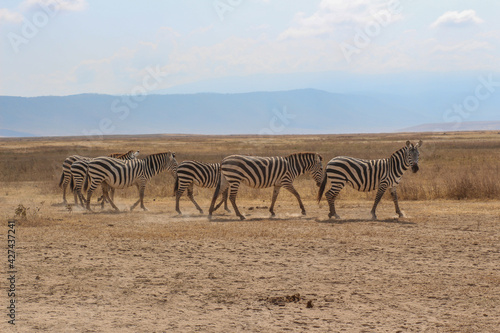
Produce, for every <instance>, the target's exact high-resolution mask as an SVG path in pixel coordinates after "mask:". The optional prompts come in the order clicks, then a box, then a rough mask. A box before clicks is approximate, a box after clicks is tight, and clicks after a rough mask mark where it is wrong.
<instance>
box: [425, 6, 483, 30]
mask: <svg viewBox="0 0 500 333" xmlns="http://www.w3.org/2000/svg"><path fill="white" fill-rule="evenodd" d="M483 22H484V21H483V20H482V19H481V18H479V17H478V16H477V14H476V11H475V10H473V9H468V10H464V11H461V12H458V11H449V12H446V13H444V14H443V15H441V16H440V17H439V18H438V19H437V20H436V21H434V23H432V24H431V28H439V27H464V26H468V25H478V24H481V23H483Z"/></svg>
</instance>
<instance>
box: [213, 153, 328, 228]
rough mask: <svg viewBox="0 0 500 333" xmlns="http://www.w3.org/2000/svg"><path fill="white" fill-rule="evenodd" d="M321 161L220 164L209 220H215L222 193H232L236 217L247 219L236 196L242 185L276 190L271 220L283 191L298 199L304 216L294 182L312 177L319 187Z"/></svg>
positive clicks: (244, 159) (297, 157)
mask: <svg viewBox="0 0 500 333" xmlns="http://www.w3.org/2000/svg"><path fill="white" fill-rule="evenodd" d="M322 160H323V158H322V157H321V155H319V154H316V153H296V154H291V155H288V156H286V157H280V156H275V157H258V156H243V155H232V156H228V157H226V158H224V159H223V160H222V163H221V174H222V177H221V181H220V182H219V184H218V185H217V187H216V189H215V193H214V196H213V199H212V203H211V205H210V211H209V215H208V217H209V218H211V216H212V212H213V211H214V205H215V201H216V200H217V197H218V195H219V193H220V192H221V191H224V190H226V189H229V200H230V201H231V204H232V205H233V208H234V211H235V213H236V215H237V216H238V217H239V218H240V219H242V220H244V219H245V217H244V216H243V215H242V214H241V213H240V211H239V210H238V207H237V206H236V195H237V194H238V188H239V186H240V184H241V183H244V184H245V185H248V186H250V187H253V188H267V187H271V186H274V191H273V197H272V202H271V206H270V208H269V212H270V213H271V217H273V216H274V215H275V214H274V204H275V202H276V198H277V197H278V194H279V191H280V189H281V187H284V188H285V189H287V190H288V191H290V192H291V193H292V194H293V195H294V196H295V197H296V198H297V201H298V202H299V206H300V209H301V210H302V214H303V215H305V214H306V211H305V208H304V204H303V203H302V200H301V199H300V195H299V193H298V192H297V190H295V188H294V187H293V181H294V179H295V178H296V177H297V176H299V175H301V174H303V173H310V174H311V175H312V177H313V179H314V180H315V181H316V185H318V186H319V184H320V182H321V176H322V174H323V166H322V164H321V161H322Z"/></svg>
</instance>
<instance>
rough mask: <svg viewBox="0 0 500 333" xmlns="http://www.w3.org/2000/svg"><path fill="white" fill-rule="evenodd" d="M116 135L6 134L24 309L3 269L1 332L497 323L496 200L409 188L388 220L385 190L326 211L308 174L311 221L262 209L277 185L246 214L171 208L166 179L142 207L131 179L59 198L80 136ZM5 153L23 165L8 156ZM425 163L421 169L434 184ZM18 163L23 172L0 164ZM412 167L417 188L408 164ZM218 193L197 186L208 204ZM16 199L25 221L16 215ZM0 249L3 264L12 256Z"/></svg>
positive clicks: (4, 199) (5, 195)
mask: <svg viewBox="0 0 500 333" xmlns="http://www.w3.org/2000/svg"><path fill="white" fill-rule="evenodd" d="M232 139H234V138H232ZM232 139H231V138H228V139H227V140H232ZM394 139H395V138H389V139H388V140H389V141H390V140H394ZM396 139H397V138H396ZM447 139H448V138H444V139H443V140H447ZM123 140H126V139H122V138H120V139H116V143H110V142H104V143H100V144H102V147H101V146H99V144H98V143H92V142H91V143H89V142H83V143H82V142H81V141H78V139H75V140H74V141H70V142H69V143H68V142H60V141H58V140H57V139H51V140H48V141H43V140H42V141H43V142H42V143H40V141H36V140H34V141H26V142H21V141H15V142H13V141H9V140H7V141H3V142H2V143H3V146H2V150H1V151H0V153H2V154H3V155H1V157H2V159H3V163H4V164H3V168H4V169H3V172H4V174H3V179H2V182H1V191H0V205H1V207H2V209H1V213H0V218H1V219H2V224H1V228H0V233H1V234H2V235H3V236H2V238H3V239H4V241H2V243H3V244H2V248H4V250H5V251H3V252H5V253H6V252H7V251H6V248H7V242H6V235H7V220H9V219H12V218H16V220H17V221H16V254H17V256H16V269H17V273H16V302H17V303H16V304H17V307H16V325H15V326H12V325H9V324H8V323H7V320H8V317H7V316H6V314H7V309H6V306H7V302H8V299H7V297H6V296H7V292H6V288H7V282H6V281H7V280H6V274H2V275H3V276H2V288H1V289H2V292H1V297H0V300H1V302H2V308H3V309H4V310H3V312H4V313H5V314H4V315H3V316H2V318H3V320H2V321H1V322H0V331H2V332H10V331H12V332H286V331H290V332H497V331H498V328H499V327H500V311H499V310H498V309H499V308H500V200H498V199H494V198H493V199H491V198H490V199H488V198H467V199H462V200H456V199H450V198H439V197H437V196H438V195H437V194H434V195H435V196H436V197H435V198H430V199H429V196H430V195H431V194H429V193H431V192H432V191H430V190H429V191H427V190H425V189H423V190H422V191H420V192H418V193H417V195H416V196H417V197H416V198H412V197H413V196H415V194H413V192H411V191H409V190H408V193H407V194H406V197H405V195H404V194H403V195H402V198H401V199H400V205H401V207H402V209H403V211H404V212H405V214H406V217H405V218H395V213H394V207H393V204H392V202H391V200H390V197H389V196H388V195H387V196H386V197H384V198H383V200H382V202H381V204H380V205H379V210H378V216H379V220H378V221H371V220H369V217H370V214H369V211H370V208H371V205H372V203H373V198H374V193H372V194H366V195H365V194H357V192H355V193H353V192H347V193H346V194H345V195H344V196H343V197H342V198H340V199H339V201H338V212H339V214H340V215H341V216H342V219H341V220H328V219H327V205H326V203H325V201H324V200H323V201H322V203H321V204H320V205H318V204H317V202H316V201H315V199H314V194H315V186H314V185H313V182H312V181H309V180H307V179H300V181H299V186H298V191H299V192H300V193H301V195H302V196H303V199H304V204H305V206H306V210H307V213H308V214H307V216H301V215H300V211H299V208H298V205H297V203H296V201H295V199H294V198H293V197H292V196H291V195H290V194H288V193H285V192H283V193H281V194H280V197H279V198H278V203H277V208H276V212H277V216H276V218H273V219H270V218H269V213H268V212H267V209H266V208H267V206H268V205H269V201H270V197H271V192H272V190H271V189H268V190H260V191H255V190H250V189H248V190H244V191H242V193H241V197H239V198H238V203H239V206H240V209H241V210H242V212H243V213H244V214H245V215H246V217H247V220H245V221H239V219H237V218H235V216H234V213H224V212H217V214H216V215H215V216H214V219H213V220H212V221H208V220H207V218H206V216H205V215H202V214H199V213H198V212H197V211H196V209H195V208H194V206H192V204H191V203H190V202H189V201H188V200H187V199H186V198H185V197H184V198H183V200H182V203H181V204H182V210H183V212H184V214H183V215H182V216H177V214H176V212H175V209H174V205H175V201H174V198H173V197H172V196H171V187H172V181H171V180H166V179H167V178H168V177H169V176H168V175H166V176H165V178H160V180H159V181H158V183H155V184H152V188H151V191H150V192H149V196H148V192H146V193H147V194H146V205H147V207H148V209H149V211H147V212H144V211H141V210H136V211H134V212H129V211H127V207H129V206H130V205H131V204H132V203H133V202H134V201H135V196H136V193H135V189H131V190H130V191H123V192H118V193H117V198H116V203H117V205H118V206H119V207H120V208H121V210H122V211H120V212H119V213H115V212H113V211H112V210H110V209H109V208H106V209H105V210H103V211H101V210H100V208H98V207H97V206H96V205H94V208H95V211H94V212H87V211H85V210H83V209H80V208H78V207H76V206H70V207H68V206H66V205H62V204H61V201H62V200H61V199H62V191H61V190H60V189H58V188H57V182H58V177H59V175H60V164H61V163H62V160H63V159H64V157H65V155H66V154H67V153H68V152H69V151H71V149H74V150H77V149H81V148H75V145H78V146H85V145H88V149H89V150H91V149H95V150H96V151H101V150H104V148H105V147H111V148H109V149H112V150H113V151H115V150H118V149H120V148H122V147H125V144H124V142H123ZM148 140H150V139H149V138H144V142H148ZM182 140H184V139H179V141H178V142H176V143H175V145H176V147H175V150H176V151H177V152H181V151H182V148H183V143H182V142H184V141H182ZM189 140H191V138H190V139H189ZM203 140H204V141H206V139H203ZM256 140H259V139H256ZM262 140H264V139H262ZM485 140H486V139H485ZM495 140H497V139H496V138H495ZM486 141H487V140H486ZM37 142H38V143H37ZM245 142H248V139H245ZM495 142H496V141H495ZM136 143H137V142H136ZM261 144H262V142H256V143H255V145H256V146H258V145H261ZM23 145H24V146H23ZM441 145H442V142H441V141H439V140H436V142H435V144H434V147H435V148H434V152H433V154H435V155H438V156H442V155H440V152H441V150H440V149H441V148H440V147H441ZM42 146H43V147H44V148H43V149H47V151H50V152H52V153H51V154H46V155H48V157H47V159H48V160H49V161H50V162H48V163H51V164H50V166H49V169H48V171H46V172H45V171H44V169H43V168H42V167H40V169H39V171H37V172H38V173H37V175H38V177H40V175H42V178H43V179H31V178H30V177H28V176H23V174H24V173H30V172H31V171H30V170H31V169H29V168H28V169H26V170H24V169H23V167H22V166H21V165H22V164H24V163H27V162H29V161H32V163H34V164H37V163H38V161H39V159H41V157H39V156H40V155H39V154H40V149H42V148H40V147H42ZM195 146H196V147H197V149H198V148H199V149H203V147H200V146H198V145H195ZM23 147H24V148H23ZM60 147H68V148H67V150H64V149H61V148H60ZM393 147H395V148H397V147H398V144H395V145H393ZM424 147H425V146H424ZM436 147H437V148H436ZM65 149H66V148H65ZM99 149H101V150H99ZM295 149H300V150H302V147H298V148H297V147H290V150H295ZM320 149H321V148H320ZM492 149H493V151H496V150H495V149H497V146H492ZM393 150H394V149H393ZM390 152H391V151H389V153H390ZM192 154H193V155H195V154H196V152H192ZM218 154H219V153H218ZM220 154H224V152H220ZM331 154H333V155H335V154H336V152H332V153H331ZM379 154H380V152H379ZM478 154H479V153H478ZM180 155H181V154H180V153H178V156H179V158H178V160H182V159H183V158H181V156H180ZM325 155H327V154H325ZM386 155H387V154H386ZM12 156H14V157H16V158H18V161H19V162H18V164H15V163H14V162H12V161H11V162H9V163H11V164H7V163H6V162H5V159H6V158H8V157H9V158H10V157H12ZM217 156H219V155H217ZM217 156H216V157H214V158H218V157H217ZM330 157H331V156H328V158H327V159H326V160H328V159H329V158H330ZM436 158H438V157H436ZM439 158H441V157H439ZM432 161H433V160H432V158H431V156H429V155H428V156H427V162H428V163H429V165H431V162H432ZM52 162H53V163H52ZM425 162H426V160H425V159H423V161H422V162H421V169H422V170H424V171H423V175H422V176H420V177H424V178H425V177H428V178H429V179H432V178H433V177H432V176H426V174H425V165H426V164H425ZM437 164H438V163H434V164H432V165H437ZM16 165H17V167H16V168H15V169H16V170H17V173H18V175H10V173H9V175H7V171H6V170H7V169H8V168H10V167H11V166H16ZM493 172H498V169H496V171H495V170H493ZM405 177H407V178H408V179H406V180H407V181H409V184H410V185H411V184H417V183H418V178H416V177H417V176H416V175H406V176H405ZM426 179H427V178H426ZM404 182H405V179H404V180H403V183H404ZM164 183H167V184H166V185H165V184H164ZM429 184H431V182H430V181H429ZM431 185H432V184H431ZM403 193H404V191H403ZM211 194H212V190H210V189H199V190H197V191H196V195H197V199H198V202H199V203H200V205H201V206H202V207H203V208H204V209H205V210H207V208H208V206H209V203H210V196H211ZM410 198H411V199H410ZM68 199H71V196H69V197H68ZM69 201H70V202H71V201H72V200H69ZM20 205H22V207H24V208H26V217H25V218H24V217H22V216H15V215H16V214H15V211H16V209H18V208H19V206H20ZM2 260H3V261H4V262H3V263H2V265H3V267H4V268H5V267H6V265H7V256H6V254H5V255H4V258H2ZM2 270H3V269H2Z"/></svg>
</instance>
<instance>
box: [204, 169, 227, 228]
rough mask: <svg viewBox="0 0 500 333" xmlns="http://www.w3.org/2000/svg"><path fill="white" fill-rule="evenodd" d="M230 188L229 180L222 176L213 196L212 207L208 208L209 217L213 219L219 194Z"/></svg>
mask: <svg viewBox="0 0 500 333" xmlns="http://www.w3.org/2000/svg"><path fill="white" fill-rule="evenodd" d="M228 190H229V183H228V182H227V180H226V178H225V177H221V179H220V181H219V184H217V187H216V188H215V191H214V195H213V197H212V202H211V203H210V208H209V209H208V219H209V220H210V219H212V213H213V212H214V211H215V209H214V207H215V202H216V201H217V198H218V197H219V194H220V193H221V191H222V193H226V192H227V191H228Z"/></svg>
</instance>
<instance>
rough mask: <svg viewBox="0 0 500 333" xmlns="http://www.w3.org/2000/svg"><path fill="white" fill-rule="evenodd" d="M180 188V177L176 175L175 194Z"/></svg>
mask: <svg viewBox="0 0 500 333" xmlns="http://www.w3.org/2000/svg"><path fill="white" fill-rule="evenodd" d="M178 190H179V177H178V176H177V175H176V176H175V183H174V196H176V195H177V191H178Z"/></svg>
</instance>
